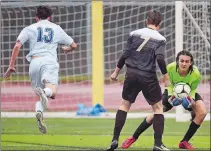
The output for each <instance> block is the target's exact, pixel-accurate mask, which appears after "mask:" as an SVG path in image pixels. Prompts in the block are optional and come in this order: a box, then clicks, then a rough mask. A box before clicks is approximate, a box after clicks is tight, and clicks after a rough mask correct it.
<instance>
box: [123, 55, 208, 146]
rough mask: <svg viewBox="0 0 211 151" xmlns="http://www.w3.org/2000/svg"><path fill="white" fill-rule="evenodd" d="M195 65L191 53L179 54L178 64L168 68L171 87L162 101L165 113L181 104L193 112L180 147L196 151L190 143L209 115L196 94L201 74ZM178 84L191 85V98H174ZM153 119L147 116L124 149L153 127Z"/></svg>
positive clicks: (167, 89) (124, 144) (151, 116)
mask: <svg viewBox="0 0 211 151" xmlns="http://www.w3.org/2000/svg"><path fill="white" fill-rule="evenodd" d="M193 64H194V61H193V56H192V54H191V53H190V52H188V51H181V52H179V53H178V55H177V57H176V62H173V63H171V64H169V65H168V66H167V71H168V75H169V78H170V82H171V86H169V87H167V88H166V89H165V91H164V93H163V99H162V100H163V102H162V103H163V110H164V112H167V111H169V110H171V109H172V107H173V106H177V105H180V104H182V106H183V107H184V108H185V109H186V110H188V111H190V112H191V115H192V120H191V124H190V126H189V128H188V130H187V132H186V134H185V136H184V138H183V139H182V140H181V141H180V142H179V145H178V146H179V148H182V149H187V150H193V149H195V147H194V146H192V145H191V144H190V143H189V140H190V139H191V138H192V137H193V135H194V134H195V133H196V131H197V129H198V128H199V127H200V125H201V124H202V122H203V120H204V118H205V116H206V114H207V111H206V108H205V104H204V102H203V101H202V98H201V96H200V95H199V94H198V93H197V92H196V89H197V86H198V84H199V83H200V72H199V70H198V68H197V67H196V66H194V65H193ZM178 82H184V83H186V84H188V85H190V87H191V93H190V96H188V97H187V98H184V99H178V98H175V97H174V96H173V87H174V84H176V83H178ZM153 117H154V115H153V114H151V115H149V116H147V117H146V118H145V119H144V121H143V122H142V123H141V124H140V125H139V127H138V128H137V129H136V131H135V133H134V134H133V136H131V137H129V138H128V139H126V140H125V141H124V142H123V144H122V148H129V147H130V146H131V145H132V144H133V143H134V142H135V141H136V140H137V139H138V137H139V136H140V135H141V134H142V133H143V132H144V131H145V130H146V129H147V128H149V127H150V126H151V125H152V121H153Z"/></svg>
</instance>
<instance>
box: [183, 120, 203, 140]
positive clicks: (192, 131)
mask: <svg viewBox="0 0 211 151" xmlns="http://www.w3.org/2000/svg"><path fill="white" fill-rule="evenodd" d="M199 127H200V125H197V124H196V123H195V122H194V121H192V122H191V124H190V126H189V128H188V131H187V133H186V134H185V136H184V138H183V139H182V140H181V142H183V141H189V140H190V139H191V137H192V136H193V135H194V134H195V132H196V131H197V129H198V128H199Z"/></svg>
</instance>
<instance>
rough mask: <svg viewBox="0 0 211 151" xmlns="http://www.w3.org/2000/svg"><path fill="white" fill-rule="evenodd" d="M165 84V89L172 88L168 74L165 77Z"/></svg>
mask: <svg viewBox="0 0 211 151" xmlns="http://www.w3.org/2000/svg"><path fill="white" fill-rule="evenodd" d="M163 82H164V86H165V87H169V86H170V81H169V76H168V74H165V75H164V76H163Z"/></svg>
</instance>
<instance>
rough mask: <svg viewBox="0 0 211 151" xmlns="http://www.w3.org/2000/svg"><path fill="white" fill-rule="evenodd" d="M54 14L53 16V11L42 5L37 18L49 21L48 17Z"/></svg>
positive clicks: (38, 8) (39, 7)
mask: <svg viewBox="0 0 211 151" xmlns="http://www.w3.org/2000/svg"><path fill="white" fill-rule="evenodd" d="M52 14H53V11H52V9H51V8H50V7H48V6H44V5H41V6H38V7H37V12H36V16H37V17H38V18H39V19H47V18H48V17H51V16H52Z"/></svg>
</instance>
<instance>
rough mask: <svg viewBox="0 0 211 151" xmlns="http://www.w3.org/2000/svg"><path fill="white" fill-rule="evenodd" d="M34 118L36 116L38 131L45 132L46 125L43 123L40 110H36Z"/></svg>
mask: <svg viewBox="0 0 211 151" xmlns="http://www.w3.org/2000/svg"><path fill="white" fill-rule="evenodd" d="M36 118H37V125H38V128H39V130H40V132H41V133H43V134H45V133H47V127H46V125H45V124H44V121H43V114H42V112H40V111H37V113H36Z"/></svg>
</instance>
